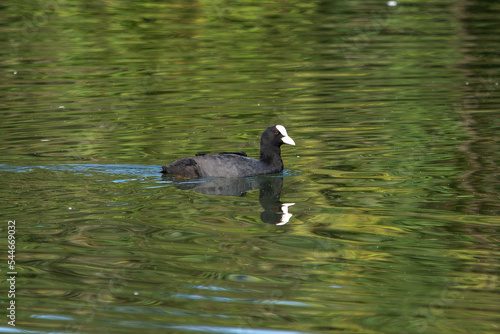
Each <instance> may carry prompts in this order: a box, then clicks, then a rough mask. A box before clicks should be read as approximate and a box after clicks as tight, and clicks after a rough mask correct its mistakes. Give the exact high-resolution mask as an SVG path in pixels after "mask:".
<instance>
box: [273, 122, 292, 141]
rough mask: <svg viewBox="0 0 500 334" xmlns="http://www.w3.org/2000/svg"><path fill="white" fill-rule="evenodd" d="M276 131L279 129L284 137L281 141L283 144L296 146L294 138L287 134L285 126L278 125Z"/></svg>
mask: <svg viewBox="0 0 500 334" xmlns="http://www.w3.org/2000/svg"><path fill="white" fill-rule="evenodd" d="M276 129H278V131H279V132H281V134H282V135H283V138H281V141H282V142H283V143H285V144H288V145H294V146H295V142H294V141H293V139H292V137H290V136H289V135H288V133H286V129H285V127H284V126H283V125H276Z"/></svg>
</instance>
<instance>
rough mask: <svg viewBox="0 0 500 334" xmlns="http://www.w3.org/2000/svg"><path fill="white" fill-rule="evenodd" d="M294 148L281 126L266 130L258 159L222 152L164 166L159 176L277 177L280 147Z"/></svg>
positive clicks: (279, 170) (243, 153)
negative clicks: (283, 145)
mask: <svg viewBox="0 0 500 334" xmlns="http://www.w3.org/2000/svg"><path fill="white" fill-rule="evenodd" d="M282 144H289V145H295V142H294V141H293V139H292V138H290V137H289V136H288V134H287V132H286V129H285V127H284V126H283V125H275V126H271V127H269V128H267V129H266V130H265V131H264V132H263V133H262V136H261V138H260V158H259V159H252V158H249V157H247V155H246V153H245V152H234V153H233V152H222V153H217V154H204V155H197V156H194V157H189V158H182V159H179V160H177V161H174V162H173V163H172V164H171V165H170V166H163V167H162V171H161V173H164V174H172V175H176V176H181V177H187V178H196V177H202V178H205V177H241V176H250V175H260V174H271V173H278V172H281V171H282V170H283V161H282V160H281V150H280V146H281V145H282Z"/></svg>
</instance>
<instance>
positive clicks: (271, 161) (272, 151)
mask: <svg viewBox="0 0 500 334" xmlns="http://www.w3.org/2000/svg"><path fill="white" fill-rule="evenodd" d="M260 161H262V162H263V163H265V164H267V165H270V166H272V167H275V168H276V169H277V170H283V161H282V160H281V149H280V147H279V146H278V147H273V148H269V147H267V148H266V149H265V150H264V147H263V145H262V144H261V145H260Z"/></svg>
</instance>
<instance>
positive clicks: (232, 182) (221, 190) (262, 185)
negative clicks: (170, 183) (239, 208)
mask: <svg viewBox="0 0 500 334" xmlns="http://www.w3.org/2000/svg"><path fill="white" fill-rule="evenodd" d="M174 185H175V187H176V188H178V189H182V190H194V191H196V192H197V193H200V194H206V195H220V196H244V195H245V194H246V193H247V192H248V191H251V190H257V189H258V190H259V191H260V193H259V202H260V205H261V206H262V208H263V209H264V211H263V212H262V213H261V214H260V219H261V220H262V221H263V222H264V223H269V224H275V225H285V224H286V223H288V222H289V221H290V218H291V217H292V214H291V213H290V212H289V211H288V210H289V207H290V206H292V205H294V204H295V203H282V202H281V200H280V197H281V188H283V177H281V176H268V175H266V176H256V177H239V178H226V177H223V178H222V177H221V178H213V179H207V180H196V181H193V182H179V183H174Z"/></svg>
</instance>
